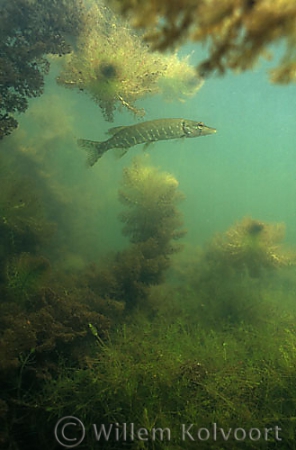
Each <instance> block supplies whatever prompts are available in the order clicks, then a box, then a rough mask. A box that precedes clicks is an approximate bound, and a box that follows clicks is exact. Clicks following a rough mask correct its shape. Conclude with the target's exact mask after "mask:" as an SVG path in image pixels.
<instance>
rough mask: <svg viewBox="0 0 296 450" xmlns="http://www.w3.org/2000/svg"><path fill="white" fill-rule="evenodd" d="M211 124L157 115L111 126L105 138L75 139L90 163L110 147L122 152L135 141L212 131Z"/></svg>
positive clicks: (204, 134) (135, 142) (149, 141)
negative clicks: (93, 139)
mask: <svg viewBox="0 0 296 450" xmlns="http://www.w3.org/2000/svg"><path fill="white" fill-rule="evenodd" d="M216 131H217V130H216V129H215V128H210V127H208V126H206V125H205V124H204V123H203V122H196V121H194V120H187V119H157V120H150V121H148V122H141V123H137V124H136V125H130V126H121V127H113V128H110V130H108V133H109V134H110V135H111V137H110V138H109V139H107V140H106V141H101V142H99V141H90V140H87V139H78V141H77V143H78V145H79V146H81V147H83V148H85V149H86V151H87V152H88V164H89V165H90V166H93V165H94V164H95V163H96V162H97V160H98V159H99V158H101V156H102V155H103V154H104V153H105V152H107V151H108V150H110V149H112V148H117V149H123V153H122V155H121V156H123V155H124V154H125V153H126V152H127V150H128V149H129V148H130V147H133V146H134V145H138V144H145V146H148V145H149V144H150V143H151V142H155V141H164V140H167V139H179V138H194V137H199V136H206V135H207V134H213V133H216Z"/></svg>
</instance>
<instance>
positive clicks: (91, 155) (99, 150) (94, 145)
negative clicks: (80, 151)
mask: <svg viewBox="0 0 296 450" xmlns="http://www.w3.org/2000/svg"><path fill="white" fill-rule="evenodd" d="M77 144H78V145H79V146H80V147H83V148H85V150H86V151H87V155H88V156H87V164H88V165H89V166H93V165H94V164H95V163H96V162H97V160H98V159H99V158H101V156H103V154H104V153H105V151H106V149H105V148H104V147H103V145H102V142H98V141H89V140H88V139H78V140H77Z"/></svg>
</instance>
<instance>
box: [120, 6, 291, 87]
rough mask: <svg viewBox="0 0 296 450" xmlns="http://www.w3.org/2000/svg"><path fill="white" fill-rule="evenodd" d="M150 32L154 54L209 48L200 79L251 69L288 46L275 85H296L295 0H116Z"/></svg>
mask: <svg viewBox="0 0 296 450" xmlns="http://www.w3.org/2000/svg"><path fill="white" fill-rule="evenodd" d="M113 3H114V4H115V6H116V7H117V8H118V9H119V10H120V11H121V12H122V13H123V14H124V15H127V16H129V17H131V19H132V23H133V25H134V26H135V27H137V28H141V29H144V30H146V32H147V33H146V39H147V41H148V42H149V43H151V44H152V45H153V47H154V48H155V49H158V50H166V49H168V48H172V47H174V46H176V45H177V44H179V43H180V42H181V43H184V42H185V41H186V40H192V41H196V42H199V43H203V44H206V45H207V48H208V51H209V56H208V58H206V59H205V60H204V61H203V62H202V63H201V65H200V66H199V70H200V73H201V74H203V73H204V74H206V73H208V72H212V71H214V70H217V71H218V72H219V73H224V72H225V71H226V70H227V69H231V70H240V71H241V70H243V71H244V70H247V69H251V68H252V67H253V66H254V64H255V63H256V62H257V61H258V59H259V58H260V57H261V56H263V57H266V56H268V55H270V46H271V45H272V44H275V43H279V42H281V43H284V45H285V49H284V54H283V56H282V58H281V60H280V61H279V63H278V65H277V67H276V68H275V69H273V70H272V71H271V80H272V81H274V82H276V83H289V82H293V81H294V82H295V81H296V51H295V48H296V46H295V44H296V28H295V20H296V4H295V2H292V1H291V0H274V1H272V2H271V1H269V0H251V1H250V0H223V1H221V0H199V1H196V0H173V1H172V0H159V1H158V2H155V1H152V0H151V1H149V0H148V1H146V2H144V3H143V2H142V1H141V0H120V1H119V0H113Z"/></svg>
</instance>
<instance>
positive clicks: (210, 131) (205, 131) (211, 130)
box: [202, 125, 217, 135]
mask: <svg viewBox="0 0 296 450" xmlns="http://www.w3.org/2000/svg"><path fill="white" fill-rule="evenodd" d="M215 133H217V129H216V128H211V127H207V126H206V125H205V127H204V129H203V130H202V134H203V135H206V134H215Z"/></svg>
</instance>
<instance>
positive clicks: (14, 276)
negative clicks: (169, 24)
mask: <svg viewBox="0 0 296 450" xmlns="http://www.w3.org/2000/svg"><path fill="white" fill-rule="evenodd" d="M24 4H25V5H26V8H29V9H30V8H33V7H34V8H33V9H34V11H35V6H36V8H37V4H38V2H30V1H25V2H24ZM83 4H85V5H87V6H88V7H91V5H92V6H93V7H94V8H95V9H94V11H96V14H97V16H96V19H95V20H97V22H93V20H94V19H93V17H91V16H90V15H88V16H86V18H85V17H84V16H83V20H82V16H80V14H82V12H81V11H80V9H78V6H79V7H80V6H81V5H83ZM97 4H98V5H99V6H98V7H97ZM11 5H15V2H14V1H13V2H12V3H11ZM54 5H55V8H59V7H61V8H62V9H63V8H64V7H66V6H67V7H69V8H70V9H69V10H67V11H68V12H67V14H66V16H67V17H69V21H66V24H68V25H69V26H70V25H71V27H72V28H71V29H70V30H69V29H68V28H67V27H68V25H65V23H64V22H62V23H61V24H60V23H59V18H56V20H57V22H56V23H55V22H53V23H51V22H50V24H49V25H50V26H48V27H47V25H48V24H47V22H46V20H45V19H44V20H45V21H41V22H42V26H41V25H40V24H39V25H38V27H39V26H40V28H38V30H39V32H40V33H41V31H42V30H43V26H45V31H44V30H43V31H44V32H45V36H47V28H48V29H49V30H50V33H49V36H47V37H46V39H48V40H49V41H48V48H47V47H45V50H44V49H43V46H41V44H40V46H39V45H37V44H36V42H35V41H33V43H31V44H30V45H31V46H30V45H29V43H30V39H32V32H31V27H33V25H34V26H35V25H36V24H35V22H34V21H33V23H30V22H29V25H30V26H29V25H28V30H27V34H26V32H25V31H23V32H22V33H23V34H22V33H21V32H20V31H19V30H18V28H17V30H18V31H16V33H15V36H14V37H13V38H11V36H10V33H11V30H14V28H13V26H16V27H17V26H18V25H15V22H14V21H13V26H12V25H11V27H7V29H6V28H5V30H4V28H3V30H4V31H5V33H6V34H7V45H6V47H5V49H6V50H5V51H6V52H7V55H6V57H7V58H6V59H5V61H4V59H3V61H4V62H5V64H6V66H5V70H6V72H5V73H6V74H9V75H10V77H11V80H10V81H11V85H9V87H7V84H9V83H8V82H7V83H6V82H5V77H4V76H3V75H1V73H0V81H1V80H2V84H1V83H0V98H2V99H3V102H2V103H3V104H2V106H1V105H0V106H1V111H2V110H3V109H5V108H4V107H6V109H7V111H8V113H9V114H2V113H1V114H0V137H1V138H2V139H1V140H0V147H1V148H0V172H1V190H0V361H1V364H0V384H1V386H2V387H1V388H0V447H1V448H2V446H3V448H5V449H7V450H26V449H31V450H37V449H38V450H39V449H40V448H44V450H57V449H59V448H62V447H65V448H70V447H71V448H74V447H77V448H79V449H85V450H86V449H88V450H92V449H96V448H99V447H100V448H104V449H112V450H118V449H122V448H126V449H132V450H139V449H148V450H162V449H164V450H165V449H167V450H168V449H170V450H181V449H184V450H187V449H188V450H190V449H195V448H200V449H211V450H213V449H217V450H228V449H229V450H232V449H234V448H242V449H247V450H249V449H250V450H252V449H262V450H267V449H268V450H270V449H275V450H277V449H280V448H283V449H286V450H290V449H291V450H292V449H293V450H295V449H296V444H295V442H296V426H295V418H296V417H295V411H296V387H295V373H296V352H295V350H296V327H295V323H296V321H295V318H296V304H295V293H296V202H295V200H296V171H295V160H296V148H295V142H296V127H295V115H296V101H295V99H296V86H295V84H292V83H291V84H285V85H276V84H272V83H271V82H270V81H269V80H268V75H267V74H268V70H269V68H270V62H266V61H265V60H260V61H259V62H258V64H257V65H256V66H255V67H254V69H253V70H249V71H246V72H240V73H239V72H238V73H232V72H230V71H227V72H226V73H225V74H224V75H223V76H222V75H220V76H218V75H217V74H212V75H211V76H208V77H207V78H206V79H205V80H204V82H203V81H202V80H201V78H200V77H199V76H198V75H197V72H196V70H195V66H196V65H197V63H198V62H200V60H201V59H202V58H203V56H204V52H205V50H204V49H202V48H199V47H198V46H195V45H194V46H193V45H189V44H188V45H184V46H183V47H182V48H181V49H180V52H179V53H178V55H172V54H167V53H166V54H162V53H156V52H155V53H153V52H151V51H150V50H149V49H148V47H147V44H146V43H145V44H144V43H143V42H142V39H141V38H140V35H139V34H138V33H136V32H135V31H131V30H130V28H129V26H128V25H127V24H126V22H121V21H122V20H123V19H122V18H121V17H119V16H118V18H116V17H115V16H114V13H111V12H110V11H109V9H108V8H107V7H105V6H102V3H101V2H97V1H89V2H88V1H87V2H86V3H83V2H80V1H77V2H76V0H75V1H74V0H73V1H72V0H67V1H65V2H62V3H59V2H58V3H56V2H54ZM58 5H60V6H58ZM73 5H74V7H73V8H74V9H73V8H72V6H73ZM1 8H2V5H1V3H0V12H1ZM47 8H48V10H47ZM43 9H44V11H45V12H48V14H49V12H50V11H51V12H52V10H53V9H54V8H53V9H52V8H51V5H50V6H48V5H47V3H46V2H44V4H43V0H42V1H40V11H39V9H38V8H37V9H36V10H37V12H38V14H37V16H38V18H39V13H40V14H41V13H42V11H43ZM13 11H14V10H13ZM17 11H18V13H19V11H20V10H19V8H18V5H17ZM30 11H31V14H32V11H33V10H31V9H30ZM82 11H84V9H83V8H82ZM87 11H88V10H87ZM91 11H92V10H91ZM57 12H59V9H58V10H57ZM78 13H79V14H78ZM22 17H23V16H22ZM28 17H29V16H28ZM42 17H43V16H42ZM46 17H47V18H48V17H51V16H50V15H49V16H48V15H47V14H46V15H45V16H44V18H46ZM54 17H55V15H54ZM61 17H63V16H61ZM34 18H35V16H34ZM80 19H81V20H80ZM111 19H112V20H111ZM22 20H23V21H24V23H25V17H23V18H22ZM34 20H35V19H34ZM51 20H52V18H51ZM84 20H85V22H84ZM0 22H1V19H0ZM37 22H38V21H37ZM38 23H39V22H38ZM46 24H47V25H46ZM77 24H80V25H81V26H82V31H81V30H80V28H79V27H78V25H77ZM58 25H59V26H60V27H61V29H62V31H63V33H64V34H65V36H66V37H67V39H65V42H64V41H63V39H62V40H61V41H59V39H58V33H57V34H56V32H55V30H56V28H55V26H58ZM90 25H91V26H90ZM76 28H77V33H78V37H77V36H76V35H75V33H73V29H74V30H76ZM25 29H26V27H25ZM32 29H33V28H32ZM4 31H3V32H0V34H1V33H2V34H3V36H4ZM35 31H36V30H35ZM52 33H53V34H52ZM63 33H62V34H61V35H63ZM68 33H69V36H68ZM71 33H73V35H72V34H71ZM41 35H42V33H41V34H40V35H39V34H38V35H37V34H36V36H37V37H38V36H39V39H40V42H41V37H40V36H41ZM42 36H43V35H42ZM59 36H60V35H59ZM98 36H99V38H100V39H101V40H99V39H98ZM43 37H44V36H43ZM60 37H61V36H60ZM52 39H53V42H54V44H52V42H51V40H52ZM2 41H3V42H4V37H3V39H2ZM45 41H46V40H45ZM45 41H44V42H45ZM120 41H122V42H121V45H120ZM5 42H6V41H5ZM24 42H26V45H24V44H23V43H24ZM38 42H39V41H38ZM40 42H39V43H40ZM42 42H43V41H42ZM44 42H43V44H44ZM46 42H47V41H46ZM66 42H70V43H71V45H70V44H66ZM15 44H19V45H20V48H17V50H18V51H16V50H15V53H14V52H13V50H14V45H15ZM43 44H42V45H43ZM27 45H28V47H30V49H31V52H32V54H35V53H34V52H35V51H37V55H36V60H35V58H33V60H34V64H33V66H31V65H30V64H31V61H29V63H30V64H29V68H28V66H27V65H26V58H29V56H28V55H30V54H31V53H30V52H29V51H27ZM44 45H45V44H44ZM67 45H70V47H69V48H68V47H67ZM0 47H1V44H0ZM41 47H42V49H43V50H42V52H41V55H42V57H41V56H40V55H38V49H39V48H41ZM98 49H99V50H98ZM269 50H270V51H271V50H272V52H273V55H274V60H277V59H278V58H279V51H280V50H281V49H280V48H278V47H276V48H272V49H269ZM18 52H20V53H18ZM43 52H45V53H43ZM104 52H105V53H104ZM4 53H5V52H4V50H3V54H4ZM19 54H20V55H22V57H23V61H22V63H21V64H20V65H19V66H18V65H17V64H16V62H18V63H19V57H17V55H19ZM44 54H45V55H47V56H46V61H48V62H49V63H50V68H49V70H48V73H47V71H46V69H45V67H47V65H46V63H45V61H44V60H43V56H44ZM11 55H14V56H13V57H12V56H11ZM102 55H103V56H102ZM140 56H141V58H140ZM107 57H108V58H109V59H108V60H106V58H107ZM40 58H41V59H40ZM100 58H101V59H100ZM4 62H3V64H4ZM39 65H40V67H42V70H41V69H40V73H39V72H38V71H37V72H38V73H36V72H34V71H35V70H37V69H36V67H39ZM3 67H4V66H3ZM12 67H14V69H15V71H13V70H12ZM21 68H23V69H24V72H22V70H21ZM29 69H30V70H29ZM31 69H32V71H31ZM192 73H194V78H192ZM39 75H40V77H39ZM5 76H6V75H5ZM43 76H44V87H43V84H42V83H43V78H42V77H43ZM1 77H2V78H1ZM7 77H8V75H7ZM19 77H20V78H22V77H23V78H24V85H23V86H20V85H19V84H17V83H19ZM34 77H36V79H35V78H34ZM157 77H160V78H161V81H162V82H163V83H164V84H163V86H165V88H164V90H165V89H168V91H167V92H170V95H166V98H164V95H163V92H162V89H160V87H159V86H161V83H160V84H159V80H158V78H157ZM13 83H16V86H18V89H16V90H15V91H14V90H13V88H12V86H13V85H14V84H13ZM31 83H32V85H34V88H33V87H32V86H31ZM34 83H36V86H37V87H36V86H35V84H34ZM165 83H167V84H165ZM6 88H7V89H6ZM30 89H31V91H30ZM173 94H174V95H173ZM18 95H19V96H20V98H19V97H18ZM1 96H2V97H1ZM24 98H25V99H26V100H28V105H27V106H28V107H27V108H26V107H23V110H22V107H21V106H20V105H22V101H23V100H24ZM13 101H14V102H15V105H14V106H12V107H11V106H10V105H11V104H12V103H13ZM7 105H8V106H7ZM9 108H11V109H9ZM1 111H0V112H1ZM143 113H145V115H143ZM163 118H184V119H189V120H194V121H197V122H203V123H204V124H205V125H207V126H208V127H213V128H215V129H217V132H216V133H214V134H211V135H207V136H199V137H196V138H192V139H186V138H181V139H170V140H160V141H157V142H153V143H151V144H150V145H149V147H148V148H146V147H145V146H144V145H142V144H141V145H135V146H132V147H131V148H129V149H128V150H127V152H126V154H125V155H123V156H122V157H118V153H117V152H116V151H115V150H114V149H110V150H108V151H106V152H105V153H104V154H103V155H102V157H100V158H99V159H98V161H97V162H96V163H95V164H94V165H93V166H92V167H89V165H88V163H87V157H88V155H87V152H86V151H85V149H84V148H82V147H81V145H79V142H78V141H79V140H81V139H86V140H92V141H99V142H100V141H105V140H107V139H108V138H110V135H108V130H109V129H110V128H111V127H121V126H128V125H134V124H138V123H141V122H144V121H153V120H155V119H163ZM10 120H12V122H11V121H10ZM14 120H15V121H17V123H18V126H17V127H16V126H12V125H11V124H15V123H16V122H14ZM3 123H4V124H5V126H6V124H9V127H8V128H7V129H6V128H5V127H4V125H3ZM10 127H11V128H10ZM14 128H15V129H14ZM3 130H4V131H3ZM2 134H3V135H2ZM80 142H81V141H80ZM69 417H70V418H73V417H74V419H73V420H74V421H75V420H76V419H77V420H78V421H77V423H76V424H74V425H73V422H71V423H70V424H68V425H67V421H66V422H65V423H66V425H65V428H64V429H63V430H62V431H61V429H60V428H59V425H60V423H61V422H60V421H64V418H66V419H67V418H69ZM71 420H72V419H71ZM77 424H78V425H77ZM94 424H95V426H94ZM65 430H66V431H65ZM104 430H105V431H104ZM106 430H107V431H106ZM108 430H109V432H108ZM141 430H142V431H141Z"/></svg>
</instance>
